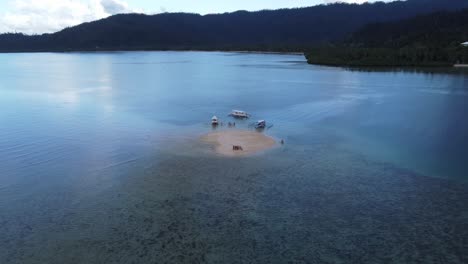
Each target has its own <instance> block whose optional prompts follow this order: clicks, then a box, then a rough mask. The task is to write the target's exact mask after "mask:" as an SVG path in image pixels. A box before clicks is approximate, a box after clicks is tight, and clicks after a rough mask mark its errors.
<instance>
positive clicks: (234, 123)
mask: <svg viewBox="0 0 468 264" xmlns="http://www.w3.org/2000/svg"><path fill="white" fill-rule="evenodd" d="M228 127H236V122H233V123H231V122H229V123H228Z"/></svg>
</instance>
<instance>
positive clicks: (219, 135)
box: [201, 130, 276, 157]
mask: <svg viewBox="0 0 468 264" xmlns="http://www.w3.org/2000/svg"><path fill="white" fill-rule="evenodd" d="M201 139H202V141H204V142H207V143H210V144H213V145H214V146H215V148H214V150H215V152H216V153H217V154H220V155H223V156H228V157H239V156H248V155H252V154H255V153H258V152H261V151H264V150H267V149H270V148H272V147H274V146H275V144H276V142H275V140H274V139H273V138H272V137H269V136H266V135H264V134H262V133H259V132H256V131H244V130H229V131H217V132H212V133H209V134H206V135H204V136H202V138H201ZM233 145H236V146H241V147H242V148H243V150H236V151H235V150H233V149H232V147H233Z"/></svg>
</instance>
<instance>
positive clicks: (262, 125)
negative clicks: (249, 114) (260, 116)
mask: <svg viewBox="0 0 468 264" xmlns="http://www.w3.org/2000/svg"><path fill="white" fill-rule="evenodd" d="M265 127H266V121H265V120H258V121H257V123H256V124H255V128H257V129H262V128H265Z"/></svg>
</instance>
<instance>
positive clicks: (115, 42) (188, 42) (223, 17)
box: [0, 0, 468, 52]
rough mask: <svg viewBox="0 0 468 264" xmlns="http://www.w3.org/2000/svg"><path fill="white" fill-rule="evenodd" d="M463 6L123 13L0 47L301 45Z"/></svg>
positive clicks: (454, 0)
mask: <svg viewBox="0 0 468 264" xmlns="http://www.w3.org/2000/svg"><path fill="white" fill-rule="evenodd" d="M463 7H468V1H467V0H450V1H447V0H407V1H396V2H390V3H383V2H378V3H373V4H363V5H357V4H344V3H339V4H329V5H319V6H313V7H308V8H297V9H280V10H264V11H258V12H245V11H238V12H234V13H225V14H215V15H205V16H201V15H197V14H186V13H166V14H158V15H151V16H149V15H142V14H124V15H116V16H112V17H109V18H106V19H102V20H99V21H94V22H90V23H85V24H81V25H78V26H75V27H71V28H67V29H64V30H62V31H60V32H57V33H54V34H44V35H35V36H26V35H22V34H3V35H0V52H16V51H75V50H76V51H79V50H145V49H149V50H164V49H173V50H177V49H184V50H187V49H194V50H197V49H198V50H261V51H303V50H304V49H305V48H307V47H310V46H311V45H316V44H317V43H324V42H329V41H334V40H338V39H342V38H345V37H348V36H349V34H351V33H352V32H354V31H356V30H358V29H359V28H361V27H362V26H364V25H365V24H368V23H375V22H386V21H396V20H400V19H404V18H409V17H412V16H414V15H418V14H426V13H430V12H434V11H438V10H457V9H461V8H463Z"/></svg>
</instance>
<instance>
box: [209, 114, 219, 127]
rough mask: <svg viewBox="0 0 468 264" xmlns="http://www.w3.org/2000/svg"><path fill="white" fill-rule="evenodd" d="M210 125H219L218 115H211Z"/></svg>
mask: <svg viewBox="0 0 468 264" xmlns="http://www.w3.org/2000/svg"><path fill="white" fill-rule="evenodd" d="M211 125H213V126H217V125H219V120H218V117H216V116H213V117H212V118H211Z"/></svg>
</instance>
